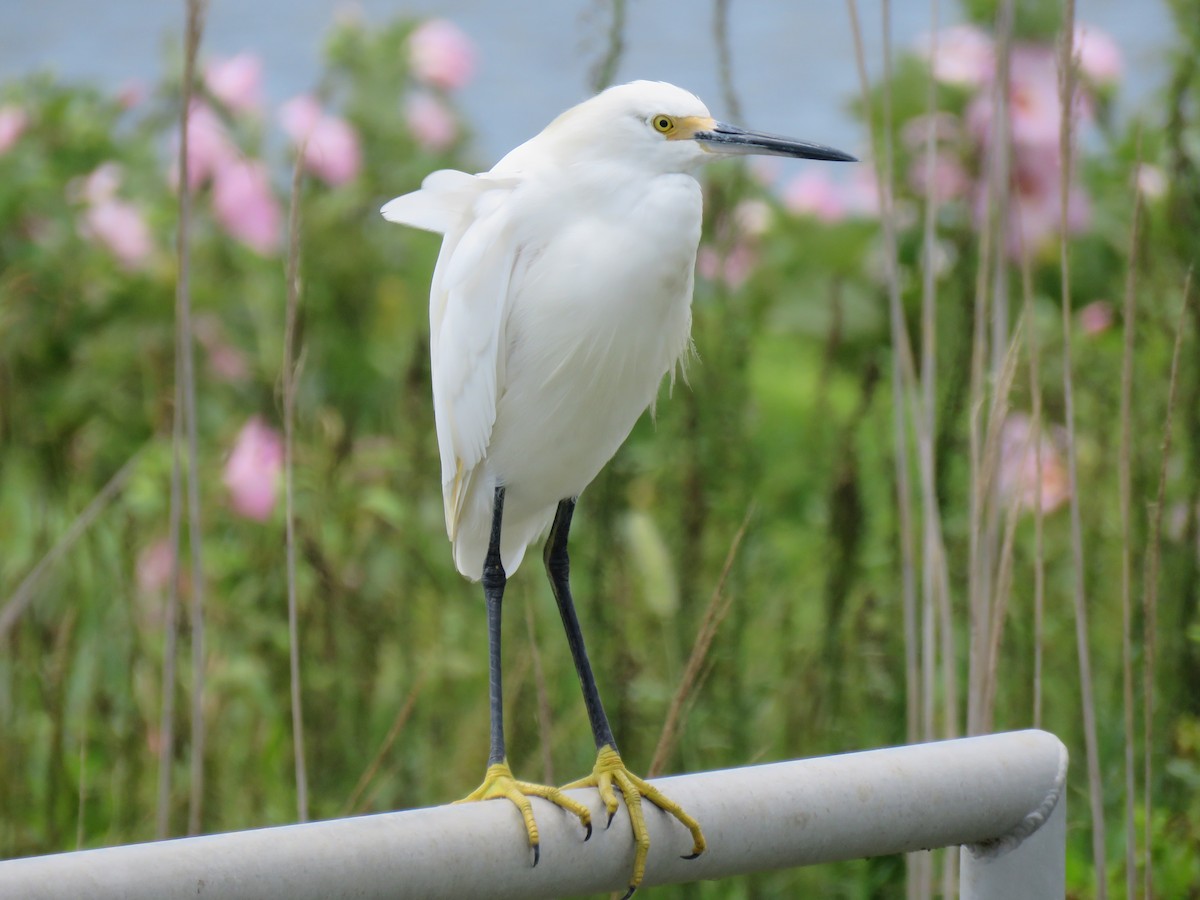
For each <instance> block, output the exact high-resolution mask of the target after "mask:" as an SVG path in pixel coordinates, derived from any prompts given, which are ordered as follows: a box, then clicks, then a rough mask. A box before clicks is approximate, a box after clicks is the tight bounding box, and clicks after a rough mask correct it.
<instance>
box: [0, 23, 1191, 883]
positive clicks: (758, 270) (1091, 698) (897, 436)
mask: <svg viewBox="0 0 1200 900" xmlns="http://www.w3.org/2000/svg"><path fill="white" fill-rule="evenodd" d="M896 6H897V8H896V9H895V10H893V11H892V19H893V21H892V22H891V38H890V56H891V60H892V63H891V66H890V67H888V66H887V65H885V59H886V57H887V54H885V52H884V50H885V45H884V40H883V27H882V26H883V21H882V15H883V9H882V8H881V7H880V5H879V4H878V3H875V2H870V3H865V4H863V5H861V6H858V7H857V15H858V21H859V22H860V24H861V28H862V34H861V42H862V46H863V59H862V63H863V66H864V69H865V72H866V76H867V84H865V85H864V84H863V83H861V82H860V79H859V74H858V64H857V62H856V50H855V44H856V42H855V34H854V26H853V24H852V19H851V17H850V15H849V13H848V7H847V6H843V5H841V4H833V5H820V6H819V7H818V5H815V4H808V5H806V4H777V3H769V2H765V0H757V2H751V0H713V2H712V3H697V4H691V5H689V6H688V7H687V12H686V14H681V12H680V5H679V4H672V3H667V2H665V0H588V2H573V3H558V4H553V5H547V4H534V3H520V4H492V3H483V2H468V0H460V2H440V3H438V2H421V3H409V4H398V3H385V2H382V0H377V2H362V3H354V4H349V3H346V4H332V3H321V2H316V0H302V2H292V3H287V4H283V3H254V4H234V3H229V2H225V0H213V2H212V3H211V6H210V8H209V11H208V15H207V19H206V21H205V27H204V32H203V35H202V40H201V42H200V47H199V53H198V62H197V78H196V81H195V89H194V95H193V100H192V103H191V105H190V107H189V109H190V114H189V116H188V122H189V134H190V140H189V144H190V147H189V156H188V178H187V189H188V191H189V196H190V197H191V199H192V201H193V203H192V205H193V216H192V219H191V222H190V233H189V235H188V244H189V246H190V248H191V260H190V268H189V271H188V280H189V283H190V295H191V301H190V302H191V314H190V316H189V318H190V327H188V328H186V329H184V328H182V327H181V316H180V315H179V313H178V311H177V306H176V286H177V281H178V278H179V276H180V268H179V264H178V256H177V253H176V240H177V237H178V229H179V225H178V223H179V216H178V206H179V191H180V189H181V186H180V176H179V167H178V161H177V155H178V147H179V143H178V126H179V118H180V111H181V108H182V103H183V74H182V73H183V60H184V50H183V47H184V37H183V35H184V22H185V15H184V6H183V4H182V3H172V4H151V5H145V4H137V3H132V2H124V3H121V2H118V3H111V4H94V3H93V4H83V3H74V2H66V0H47V2H43V3H39V4H24V5H18V4H13V3H8V4H4V5H3V6H0V547H2V548H3V551H2V552H0V857H15V856H23V855H29V854H36V853H49V852H54V851H59V850H65V849H72V848H75V847H91V846H104V845H111V844H119V843H127V842H131V841H140V840H149V839H153V838H155V837H162V836H170V835H180V834H185V833H192V832H213V831H224V830H232V829H240V828H250V827H256V826H262V825H270V824H277V823H283V822H290V821H296V820H297V818H303V817H310V818H329V817H334V816H338V815H345V814H351V813H361V812H372V811H380V810H387V809H397V808H407V807H413V806H420V805H430V804H436V803H442V802H446V801H449V800H451V799H455V798H457V797H459V796H462V795H464V794H465V793H466V792H467V791H468V790H470V789H471V788H473V787H474V786H475V785H476V784H477V783H478V781H479V778H480V775H481V772H482V768H483V765H484V763H485V759H486V753H487V749H486V748H487V730H488V715H487V664H486V659H487V654H486V637H485V621H484V615H483V605H482V603H481V602H480V596H479V593H480V592H479V589H478V587H477V586H474V585H470V584H468V583H467V582H465V581H464V580H463V579H461V578H460V577H459V576H458V575H457V574H456V573H455V571H454V568H453V564H452V562H451V559H450V552H449V545H448V543H447V542H446V540H445V537H444V528H443V517H442V503H441V496H440V491H439V483H438V482H439V471H438V454H437V445H436V440H435V437H434V431H433V414H432V409H431V404H430V397H429V393H430V389H429V374H428V324H427V313H426V310H427V296H428V284H429V278H430V275H431V272H432V267H433V262H434V259H435V258H436V253H437V248H438V240H437V238H436V237H435V236H432V235H428V234H422V233H415V232H411V231H408V230H406V229H401V228H397V227H395V226H390V225H387V224H386V223H384V222H383V221H382V219H380V217H379V216H378V212H377V211H378V208H379V206H380V204H381V203H382V202H383V201H385V200H387V199H388V198H390V197H392V196H395V195H398V194H401V193H404V192H405V191H408V190H412V189H414V188H415V187H416V186H417V185H419V183H420V181H421V179H422V178H423V177H424V176H425V175H426V174H428V173H429V172H431V171H433V170H435V169H439V168H446V167H454V168H463V169H466V170H468V171H477V170H481V169H485V168H487V167H489V166H490V165H491V164H492V163H493V162H494V161H495V160H496V159H498V158H499V157H500V156H501V155H502V154H503V153H504V152H506V151H507V150H508V149H510V148H511V147H513V146H515V145H516V144H518V143H520V142H521V141H523V140H525V139H526V138H528V137H530V136H532V135H533V134H534V133H536V132H537V131H538V130H540V128H541V127H543V126H544V125H545V124H546V123H547V122H548V121H549V120H550V119H551V118H552V117H553V116H555V115H556V114H557V113H558V112H560V111H561V110H563V109H564V108H566V107H568V106H570V105H571V104H573V103H575V102H578V101H579V100H580V99H583V98H584V97H586V96H588V95H589V94H591V93H592V92H593V91H594V90H596V89H598V88H600V87H603V86H604V85H606V84H608V83H613V82H618V81H624V80H629V79H632V78H661V79H665V80H669V81H672V82H675V83H677V84H680V85H682V86H685V87H687V88H689V89H691V90H693V91H695V92H696V93H697V94H698V95H699V96H701V98H702V99H704V100H705V101H706V102H707V104H708V106H709V108H710V109H711V110H712V111H713V112H714V114H715V115H717V116H718V117H720V118H725V119H732V120H734V121H738V122H742V123H744V124H746V125H750V126H754V127H758V128H762V129H766V130H771V131H777V132H781V133H787V134H795V135H796V136H798V137H802V138H806V139H809V140H814V141H819V142H822V143H828V144H831V145H833V146H837V147H840V148H843V149H846V150H849V151H852V152H855V153H857V154H859V155H860V156H862V157H863V160H864V161H863V163H862V164H860V165H858V166H853V167H850V166H847V167H832V166H828V165H822V164H804V163H799V162H794V161H786V162H779V163H775V164H772V163H762V162H758V163H754V164H751V165H749V166H738V165H722V166H717V167H713V168H712V169H711V170H709V171H707V172H706V173H705V175H704V176H703V177H704V179H705V195H706V212H705V216H706V225H705V235H704V239H703V241H702V246H701V248H700V254H699V258H698V279H697V287H696V298H695V322H694V338H695V342H696V348H697V354H698V359H697V360H695V361H694V362H693V363H692V364H691V365H690V366H689V371H688V379H687V383H683V382H679V383H677V384H676V385H675V387H674V390H673V391H668V390H667V388H666V386H664V388H663V391H662V394H661V396H660V398H659V402H658V404H657V415H656V418H655V420H654V421H651V420H650V419H649V417H646V418H645V419H644V420H643V421H642V422H640V423H639V425H638V426H637V428H636V429H635V431H634V434H633V435H632V437H631V438H630V440H629V441H628V442H627V444H626V446H625V447H624V448H623V449H622V450H621V451H620V452H619V453H618V455H617V457H616V458H615V459H614V460H613V462H612V463H611V464H610V465H609V466H608V467H607V469H606V470H605V472H604V473H603V474H602V475H601V476H600V478H599V479H598V480H597V481H596V482H595V483H594V484H593V485H592V486H591V487H590V488H589V489H588V491H587V492H586V493H585V494H584V496H583V498H582V500H581V502H580V506H579V511H578V513H577V515H576V520H575V526H574V528H573V531H572V539H573V547H572V558H573V562H574V565H573V575H575V577H576V579H577V584H576V592H577V599H578V602H579V605H580V614H581V618H582V620H583V626H584V630H585V634H586V635H587V636H588V639H589V646H590V649H591V652H592V656H593V660H594V663H595V666H596V669H597V674H598V680H599V682H600V688H601V692H602V694H603V696H604V697H605V701H606V705H607V706H608V708H609V711H610V715H611V717H612V719H613V726H614V730H615V732H616V734H617V737H618V740H619V741H620V742H621V745H622V751H623V754H624V756H625V758H626V760H627V761H628V762H629V763H630V765H631V767H632V768H634V769H635V770H643V771H645V770H652V771H655V772H671V771H683V770H688V771H694V770H701V769H713V768H722V767H728V766H736V765H746V764H751V763H755V762H762V761H768V760H775V759H787V758H794V757H799V756H810V755H818V754H822V753H833V752H841V751H849V750H856V749H862V748H868V747H876V746H885V745H889V744H899V743H904V742H906V741H914V740H921V739H933V738H939V737H945V736H953V735H959V734H968V733H979V732H982V731H988V730H1001V729H1009V728H1024V727H1030V726H1037V727H1043V728H1046V729H1048V730H1050V731H1053V732H1054V733H1056V734H1058V735H1059V736H1060V737H1061V738H1062V739H1063V740H1064V741H1065V742H1066V743H1067V744H1068V746H1069V748H1070V750H1071V759H1072V769H1071V775H1070V792H1069V804H1070V805H1069V813H1070V822H1071V832H1070V838H1069V840H1070V847H1069V860H1068V863H1069V865H1068V878H1069V888H1070V891H1069V892H1070V895H1071V896H1072V897H1093V896H1107V895H1108V894H1112V895H1114V896H1150V895H1153V894H1157V895H1159V896H1163V897H1195V896H1200V894H1197V893H1196V885H1197V884H1200V854H1197V853H1196V847H1197V846H1200V693H1198V692H1197V691H1196V689H1195V686H1196V685H1197V684H1200V347H1198V340H1200V337H1198V333H1197V332H1198V331H1200V303H1197V301H1196V299H1195V298H1194V297H1193V299H1192V304H1191V306H1190V307H1185V306H1184V284H1185V280H1186V278H1187V277H1188V272H1189V271H1190V267H1191V266H1193V265H1194V264H1195V262H1196V261H1197V257H1198V256H1200V239H1198V238H1197V237H1196V235H1198V234H1200V63H1198V60H1200V4H1198V3H1197V2H1196V0H1169V2H1155V3H1143V4H1133V3H1128V2H1125V3H1122V2H1118V0H1090V2H1081V3H1079V4H1078V6H1077V10H1076V15H1077V22H1076V23H1075V25H1076V27H1075V28H1074V30H1073V32H1072V33H1073V34H1074V41H1075V48H1076V51H1077V92H1078V93H1077V99H1076V101H1075V103H1074V104H1073V106H1072V107H1071V109H1073V110H1074V116H1073V118H1072V133H1071V137H1072V144H1073V146H1072V147H1068V148H1066V152H1064V147H1063V146H1062V145H1061V143H1060V123H1061V120H1062V110H1063V104H1062V102H1061V101H1060V99H1059V93H1058V91H1059V75H1058V69H1059V66H1058V64H1057V61H1056V55H1055V54H1056V50H1055V41H1056V37H1057V36H1058V35H1060V34H1061V33H1063V22H1064V10H1063V9H1062V7H1061V6H1060V5H1059V4H1057V3H1053V2H1041V0H1013V2H1011V3H1010V2H997V0H964V2H962V3H960V4H941V6H940V9H937V15H938V21H937V22H936V23H935V22H934V21H933V18H932V16H933V14H934V12H933V10H934V9H935V8H936V7H931V5H929V4H920V3H905V4H897V5H896ZM1004 72H1007V73H1008V75H1007V78H1005V77H1004V76H1003V74H1001V73H1004ZM301 146H303V147H304V150H303V153H302V155H301V156H300V158H299V159H297V154H298V152H300V151H299V150H298V148H300V147H301ZM889 166H890V168H889ZM294 167H297V168H298V170H299V172H300V174H301V176H302V177H301V180H300V181H299V191H298V193H296V194H294V195H293V192H292V189H291V188H292V171H293V168H294ZM881 175H882V179H881V177H880V176H881ZM293 200H294V201H295V202H296V203H297V204H298V212H299V220H298V221H299V226H298V230H297V232H296V237H297V247H298V251H297V253H296V254H295V255H294V256H293V257H292V258H291V259H289V252H288V246H289V240H288V230H287V216H288V211H289V204H290V203H292V202H293ZM1064 254H1065V256H1064ZM1064 258H1065V259H1067V261H1068V263H1067V264H1068V269H1067V271H1066V272H1064V271H1063V268H1062V260H1063V259H1064ZM289 264H295V265H296V266H297V267H298V271H299V274H300V282H299V283H300V285H301V291H300V296H299V306H298V316H297V321H296V328H295V338H294V343H293V344H292V347H293V349H294V351H295V353H296V355H297V356H298V358H299V365H298V368H297V369H296V371H297V376H296V382H295V386H296V388H295V393H294V398H291V401H290V402H288V401H287V400H285V394H286V393H288V392H285V391H283V390H282V387H281V385H282V383H283V375H282V373H283V372H284V371H285V360H286V358H287V357H286V344H287V342H286V340H285V326H286V322H287V308H288V291H287V286H288V285H287V279H286V277H285V271H286V268H287V266H288V265H289ZM181 341H182V342H183V343H184V344H186V345H187V346H190V347H193V348H194V354H195V366H194V373H193V378H192V379H191V380H192V383H193V384H194V392H195V397H196V406H195V415H194V418H193V420H192V422H191V423H190V424H192V425H194V430H195V434H196V455H195V459H194V461H190V454H189V453H188V452H187V449H188V447H187V445H188V441H187V440H185V439H184V438H183V435H185V434H186V432H187V429H186V428H185V427H184V426H185V425H187V424H189V423H187V422H185V421H184V415H183V412H184V409H185V404H184V402H183V398H184V397H185V396H186V393H187V391H186V390H183V386H185V385H186V384H188V381H189V380H188V378H187V374H186V373H181V372H180V370H179V368H178V362H177V360H178V359H179V358H181V354H180V353H179V352H178V351H179V348H180V346H181V343H180V342H181ZM289 409H290V410H291V412H292V413H293V414H294V422H295V429H294V444H293V446H294V464H293V466H292V476H293V479H294V503H295V535H294V539H293V542H292V547H293V549H294V550H295V553H296V556H297V565H296V573H295V587H296V601H297V607H296V612H297V635H298V641H297V643H295V647H296V649H297V651H298V660H299V667H300V672H301V676H300V681H299V688H300V696H301V698H302V707H303V720H304V725H305V728H304V740H303V741H302V742H298V741H297V740H296V738H297V734H298V732H297V730H296V729H295V728H294V726H293V721H294V720H293V710H292V708H291V706H290V703H291V700H290V692H291V688H292V680H291V674H290V670H289V649H290V647H292V646H293V642H292V639H291V638H290V636H289V630H288V604H287V593H288V592H287V584H288V577H287V567H286V558H287V553H286V549H287V542H286V541H285V533H284V500H283V492H282V486H283V477H284V475H283V472H284V461H285V460H284V457H285V454H284V421H285V417H286V414H287V412H288V410H289ZM1164 446H1165V448H1166V449H1165V450H1164ZM177 466H178V468H176V467H177ZM173 473H178V477H176V476H175V475H174V474H173ZM189 476H194V486H195V490H196V495H197V497H198V500H199V503H198V505H196V506H192V507H189V504H188V503H187V497H188V490H187V488H188V485H189ZM192 515H194V516H195V519H194V520H193V519H192ZM193 522H194V524H193ZM531 558H533V559H535V558H536V557H531ZM509 590H510V593H509V594H508V597H509V598H510V602H509V603H507V604H506V609H507V610H508V613H507V615H506V620H505V621H506V634H505V642H506V650H505V652H506V673H505V674H506V681H505V688H506V698H505V699H506V704H507V713H506V715H507V725H508V731H509V742H510V760H511V761H512V762H513V765H514V769H515V770H516V771H517V773H518V775H520V776H522V777H526V778H529V779H531V780H545V781H547V782H550V783H554V782H565V781H568V780H571V779H574V778H577V777H579V776H580V775H581V774H582V773H584V772H586V771H588V770H589V769H590V767H591V765H592V762H593V749H592V746H591V741H590V738H589V732H588V727H587V720H586V715H585V712H584V709H583V705H582V703H580V702H579V691H578V685H577V682H576V680H575V676H574V672H573V670H572V667H571V663H570V656H569V653H568V651H567V648H566V645H565V641H564V640H563V639H562V637H561V630H560V626H559V624H558V619H557V614H556V611H555V609H554V605H553V602H552V600H551V596H550V593H549V590H548V588H547V586H546V584H545V581H544V579H543V577H542V573H541V572H540V567H538V566H536V565H533V564H530V565H528V566H526V567H524V568H523V569H522V571H521V572H520V573H518V574H517V576H516V577H515V578H514V579H513V580H512V581H511V583H510V588H509ZM201 634H203V637H204V640H203V643H202V644H197V638H198V637H199V636H200V635H201ZM1127 748H1129V751H1128V753H1127ZM301 754H302V755H303V758H304V759H305V760H306V762H307V776H306V777H305V778H302V777H301V776H300V775H299V774H298V773H297V769H296V765H295V763H296V760H297V758H298V757H300V756H301ZM1129 761H1131V763H1132V765H1130V762H1129ZM1127 766H1129V767H1128V768H1127ZM301 784H303V789H301V787H300V785H301ZM1128 785H1132V788H1130V787H1129V786H1128ZM953 865H954V857H953V855H945V854H932V855H931V854H917V855H914V856H912V857H911V858H910V859H908V860H905V859H877V860H870V861H858V862H852V863H845V864H839V865H835V866H826V867H819V868H816V869H811V870H803V871H796V872H784V873H767V874H762V875H758V876H754V877H749V878H742V879H731V880H729V881H726V882H723V883H721V884H716V885H693V886H685V887H679V888H662V889H653V890H646V891H645V893H646V894H647V895H651V896H663V897H676V896H678V897H708V898H726V897H768V898H769V897H788V896H822V897H899V896H909V897H922V896H934V895H942V894H944V893H951V892H952V891H951V890H950V889H949V888H948V887H947V886H948V885H951V884H952V883H953ZM639 896H640V894H639Z"/></svg>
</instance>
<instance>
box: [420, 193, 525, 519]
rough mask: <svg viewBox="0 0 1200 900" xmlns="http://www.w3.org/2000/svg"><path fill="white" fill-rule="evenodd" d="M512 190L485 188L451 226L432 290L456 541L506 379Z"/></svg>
mask: <svg viewBox="0 0 1200 900" xmlns="http://www.w3.org/2000/svg"><path fill="white" fill-rule="evenodd" d="M509 194H510V190H509V189H507V188H494V189H491V190H487V191H485V192H484V193H482V194H480V195H479V196H478V197H477V198H476V202H475V204H474V206H473V209H472V214H471V215H470V217H468V218H467V219H466V220H465V221H464V222H462V223H461V226H460V227H459V228H457V229H455V230H453V231H450V232H447V234H446V239H445V241H444V242H443V244H442V252H441V254H440V255H439V256H438V263H437V268H436V270H435V272H434V277H433V286H432V290H431V291H430V298H429V324H430V338H431V340H430V349H431V353H430V358H431V361H432V374H433V405H434V417H435V420H436V424H437V434H438V448H439V451H440V454H441V461H442V494H443V500H444V502H445V512H446V531H447V533H448V534H449V535H450V539H451V540H453V539H454V538H455V535H456V534H457V530H458V520H459V517H460V514H461V512H462V508H463V501H464V500H465V498H466V493H467V491H466V488H467V485H468V483H469V480H470V477H471V474H472V473H473V472H474V470H475V468H476V466H478V465H479V463H480V462H481V461H482V460H483V458H484V456H485V455H486V454H487V447H488V441H489V440H490V438H491V434H492V426H493V424H495V421H496V399H497V397H498V396H499V392H500V390H501V389H502V388H503V384H504V361H505V354H504V352H503V348H504V345H505V344H504V329H505V324H506V322H507V319H508V311H509V307H510V303H509V298H510V290H509V288H510V283H511V279H512V270H513V266H514V263H515V260H516V258H517V256H518V248H517V244H516V240H515V238H514V233H513V231H514V229H513V228H512V223H511V221H510V216H509V209H510V208H509V206H508V205H507V203H506V202H505V201H506V200H507V199H508V195H509Z"/></svg>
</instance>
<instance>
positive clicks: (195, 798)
mask: <svg viewBox="0 0 1200 900" xmlns="http://www.w3.org/2000/svg"><path fill="white" fill-rule="evenodd" d="M207 9H208V3H207V0H187V25H186V31H185V33H184V54H183V90H182V97H181V98H180V108H179V184H180V185H182V186H183V187H181V188H180V190H179V192H178V194H179V229H178V244H177V247H176V253H177V255H178V258H179V275H178V279H177V281H176V286H175V304H176V317H177V319H178V327H179V347H178V349H179V375H180V377H181V380H182V391H180V392H179V393H181V394H182V396H181V398H180V399H181V400H182V405H183V431H184V438H185V440H186V441H187V460H188V464H187V469H186V472H187V507H188V540H189V546H190V550H191V561H192V604H191V624H192V698H191V701H192V748H191V751H192V757H191V770H190V779H189V780H190V792H189V797H188V834H197V833H198V832H199V831H200V823H201V820H202V818H203V811H204V739H205V723H204V674H205V673H204V666H205V658H206V654H205V650H204V562H203V559H204V554H203V541H202V534H201V530H200V462H199V459H200V452H199V450H198V448H197V443H198V442H197V438H196V431H197V428H198V425H197V423H196V372H195V366H194V363H193V359H192V348H193V346H194V338H193V334H192V292H191V241H190V227H191V217H192V195H191V192H190V191H188V190H187V189H186V185H187V183H188V118H189V113H190V112H191V103H192V89H193V86H194V82H195V77H196V51H197V50H198V49H199V46H200V37H201V35H202V34H203V32H204V16H205V13H206V11H207Z"/></svg>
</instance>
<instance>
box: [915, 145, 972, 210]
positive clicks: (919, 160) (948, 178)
mask: <svg viewBox="0 0 1200 900" xmlns="http://www.w3.org/2000/svg"><path fill="white" fill-rule="evenodd" d="M908 183H909V184H911V185H912V187H913V190H915V191H916V192H917V193H918V194H921V195H922V196H928V195H929V194H932V195H933V197H934V198H935V199H936V201H937V202H938V203H946V202H948V201H950V200H954V199H956V198H958V197H961V196H963V195H964V194H965V193H966V192H967V188H968V187H970V183H971V179H970V178H969V176H968V175H967V172H966V169H964V168H963V166H962V163H960V162H959V161H958V159H957V158H955V157H954V156H951V155H950V154H948V153H934V156H933V178H932V180H931V179H930V177H929V166H928V162H927V160H926V158H925V154H924V153H920V154H918V155H917V157H916V158H915V159H914V160H913V162H912V165H911V166H910V167H909V170H908Z"/></svg>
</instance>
